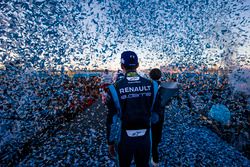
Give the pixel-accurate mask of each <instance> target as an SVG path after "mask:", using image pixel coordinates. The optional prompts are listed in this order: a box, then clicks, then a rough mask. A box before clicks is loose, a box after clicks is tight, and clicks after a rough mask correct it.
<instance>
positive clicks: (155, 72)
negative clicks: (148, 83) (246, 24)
mask: <svg viewBox="0 0 250 167" xmlns="http://www.w3.org/2000/svg"><path fill="white" fill-rule="evenodd" d="M149 77H150V78H151V79H152V80H159V79H160V78H161V70H160V69H158V68H153V69H152V70H151V71H150V72H149Z"/></svg>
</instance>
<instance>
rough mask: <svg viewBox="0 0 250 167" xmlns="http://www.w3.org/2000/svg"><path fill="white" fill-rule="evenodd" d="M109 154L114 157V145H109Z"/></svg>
mask: <svg viewBox="0 0 250 167" xmlns="http://www.w3.org/2000/svg"><path fill="white" fill-rule="evenodd" d="M109 154H110V155H111V157H112V158H115V145H114V144H112V145H109Z"/></svg>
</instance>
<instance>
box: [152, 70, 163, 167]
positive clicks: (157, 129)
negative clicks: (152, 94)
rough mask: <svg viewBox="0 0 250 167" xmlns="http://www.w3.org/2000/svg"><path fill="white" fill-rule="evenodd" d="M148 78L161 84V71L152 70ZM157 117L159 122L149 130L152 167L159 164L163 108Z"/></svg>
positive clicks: (153, 124)
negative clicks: (150, 132) (150, 133)
mask: <svg viewBox="0 0 250 167" xmlns="http://www.w3.org/2000/svg"><path fill="white" fill-rule="evenodd" d="M149 77H150V78H151V79H152V80H154V81H156V82H157V83H158V85H160V84H161V82H160V81H159V80H160V78H161V70H160V69H158V68H154V69H152V70H151V71H150V72H149ZM158 113H159V114H160V115H159V120H158V121H156V122H155V123H153V122H152V125H151V130H152V157H153V159H152V165H153V166H154V167H156V166H158V164H159V153H158V145H159V143H160V141H161V136H162V127H163V122H164V107H163V108H161V109H160V111H158Z"/></svg>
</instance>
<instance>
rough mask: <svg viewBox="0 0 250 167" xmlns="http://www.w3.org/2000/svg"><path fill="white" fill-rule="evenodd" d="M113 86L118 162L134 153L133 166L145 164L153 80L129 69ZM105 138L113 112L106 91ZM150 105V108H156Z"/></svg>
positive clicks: (127, 162) (128, 160) (126, 160)
mask: <svg viewBox="0 0 250 167" xmlns="http://www.w3.org/2000/svg"><path fill="white" fill-rule="evenodd" d="M114 85H115V89H116V92H117V94H118V98H119V101H120V106H121V113H122V114H121V137H120V141H119V143H118V156H119V164H120V166H121V167H123V166H125V167H128V166H130V163H131V161H132V159H133V157H134V160H135V163H136V166H139V167H140V166H142V167H145V166H149V160H150V149H151V129H150V126H151V125H150V124H151V123H150V117H151V112H150V109H151V106H152V103H153V95H154V92H153V91H154V90H153V83H152V81H151V80H148V79H146V78H143V77H141V76H139V75H138V74H137V73H136V72H129V73H127V74H126V75H125V78H123V79H121V80H120V81H118V82H116V83H115V84H114ZM107 107H108V115H107V122H106V126H107V140H108V144H113V143H114V141H110V130H111V124H112V123H113V121H112V120H113V116H114V115H115V114H116V113H117V110H116V108H115V105H114V100H113V99H112V95H111V93H110V91H108V97H107ZM156 108H157V106H154V111H159V110H157V109H156ZM142 129H143V130H145V129H146V132H145V134H144V135H142V136H137V137H133V136H129V133H128V131H129V130H142Z"/></svg>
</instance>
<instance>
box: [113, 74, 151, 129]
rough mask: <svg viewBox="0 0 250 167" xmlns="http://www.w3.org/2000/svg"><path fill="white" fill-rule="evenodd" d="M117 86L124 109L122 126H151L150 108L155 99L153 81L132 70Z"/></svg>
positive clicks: (134, 127)
mask: <svg viewBox="0 0 250 167" xmlns="http://www.w3.org/2000/svg"><path fill="white" fill-rule="evenodd" d="M115 87H116V90H117V93H118V97H119V101H120V105H121V110H122V116H121V120H122V122H123V126H122V128H124V129H143V128H145V129H147V128H149V127H150V121H149V120H150V108H151V105H152V100H153V86H152V82H151V81H150V80H148V79H146V78H143V77H141V76H139V75H138V74H137V73H135V72H131V73H128V74H127V75H126V77H125V78H124V79H122V80H120V81H119V82H117V83H116V85H115Z"/></svg>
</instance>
